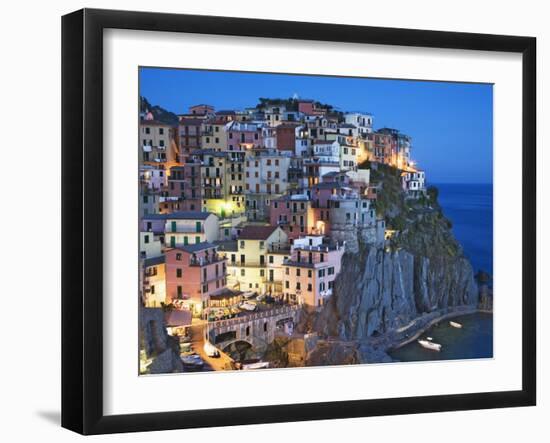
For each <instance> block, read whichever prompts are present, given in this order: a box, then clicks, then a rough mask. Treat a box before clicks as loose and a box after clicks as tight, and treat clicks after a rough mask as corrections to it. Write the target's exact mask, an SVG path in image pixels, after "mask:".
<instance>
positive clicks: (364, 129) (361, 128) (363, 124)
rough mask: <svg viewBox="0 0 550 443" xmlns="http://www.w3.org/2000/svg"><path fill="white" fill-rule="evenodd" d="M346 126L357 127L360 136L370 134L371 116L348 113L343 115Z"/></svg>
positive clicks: (363, 113)
mask: <svg viewBox="0 0 550 443" xmlns="http://www.w3.org/2000/svg"><path fill="white" fill-rule="evenodd" d="M344 118H345V121H346V123H348V124H351V125H354V126H356V127H357V130H358V132H359V134H360V135H363V134H370V133H372V115H371V114H368V113H365V112H350V113H347V114H346V115H345V117H344Z"/></svg>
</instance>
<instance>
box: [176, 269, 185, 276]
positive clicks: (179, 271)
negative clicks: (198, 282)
mask: <svg viewBox="0 0 550 443" xmlns="http://www.w3.org/2000/svg"><path fill="white" fill-rule="evenodd" d="M182 274H183V273H182V270H181V268H178V269H176V277H177V278H181V276H182Z"/></svg>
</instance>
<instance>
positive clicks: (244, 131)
mask: <svg viewBox="0 0 550 443" xmlns="http://www.w3.org/2000/svg"><path fill="white" fill-rule="evenodd" d="M262 147H263V136H262V126H261V125H258V124H255V123H244V122H237V121H233V122H231V123H230V124H229V126H228V127H227V149H228V150H230V151H241V150H245V149H252V148H262Z"/></svg>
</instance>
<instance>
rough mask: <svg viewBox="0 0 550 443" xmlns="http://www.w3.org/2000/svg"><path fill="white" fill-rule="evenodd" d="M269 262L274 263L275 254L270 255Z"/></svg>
mask: <svg viewBox="0 0 550 443" xmlns="http://www.w3.org/2000/svg"><path fill="white" fill-rule="evenodd" d="M269 263H273V256H272V255H270V256H269Z"/></svg>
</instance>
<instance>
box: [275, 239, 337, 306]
mask: <svg viewBox="0 0 550 443" xmlns="http://www.w3.org/2000/svg"><path fill="white" fill-rule="evenodd" d="M344 250H345V244H344V243H328V242H327V241H326V240H325V238H324V237H323V236H320V235H318V236H305V237H301V238H299V239H297V240H294V244H293V245H292V248H291V252H290V257H289V258H288V259H287V260H285V261H284V263H283V266H284V272H283V296H284V298H285V299H286V300H287V301H288V302H295V303H299V304H305V305H307V306H312V307H318V306H323V304H324V303H326V301H327V299H328V298H329V297H330V296H331V295H332V292H333V289H334V280H335V279H336V276H337V275H338V274H339V272H340V269H341V266H342V264H341V263H342V256H343V255H344Z"/></svg>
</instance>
